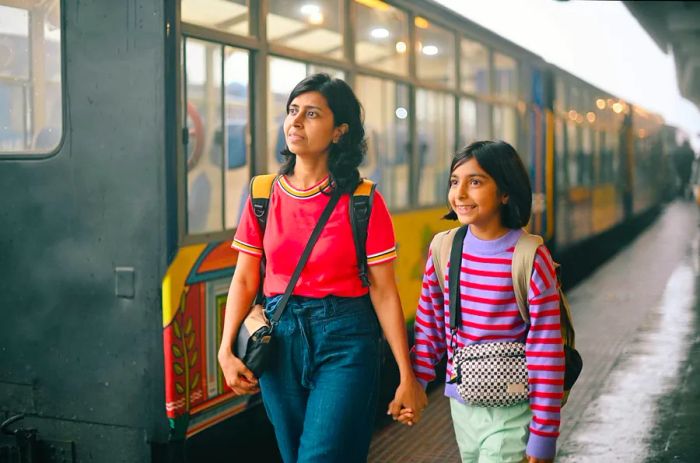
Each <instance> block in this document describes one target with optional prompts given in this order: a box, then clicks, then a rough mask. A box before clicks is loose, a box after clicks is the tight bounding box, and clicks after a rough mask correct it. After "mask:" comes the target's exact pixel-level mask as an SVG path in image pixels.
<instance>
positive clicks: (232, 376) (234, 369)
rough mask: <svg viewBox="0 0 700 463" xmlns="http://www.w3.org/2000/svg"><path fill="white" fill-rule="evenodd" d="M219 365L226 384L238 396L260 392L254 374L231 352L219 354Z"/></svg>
mask: <svg viewBox="0 0 700 463" xmlns="http://www.w3.org/2000/svg"><path fill="white" fill-rule="evenodd" d="M219 365H221V370H222V371H223V373H224V378H225V379H226V384H227V385H228V387H230V388H231V389H233V392H235V393H236V394H237V395H244V394H255V393H256V392H259V391H260V387H258V380H257V378H256V377H255V375H254V374H253V372H252V371H250V370H249V369H248V368H247V367H246V366H245V364H244V363H243V362H241V359H239V358H238V357H236V356H235V355H233V353H231V351H228V352H224V353H221V352H220V353H219Z"/></svg>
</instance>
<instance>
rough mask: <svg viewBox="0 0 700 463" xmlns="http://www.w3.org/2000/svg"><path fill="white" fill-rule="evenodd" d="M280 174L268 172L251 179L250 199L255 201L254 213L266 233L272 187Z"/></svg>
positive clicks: (262, 230)
mask: <svg viewBox="0 0 700 463" xmlns="http://www.w3.org/2000/svg"><path fill="white" fill-rule="evenodd" d="M277 177H279V175H277V174H266V175H256V176H255V177H253V178H252V179H250V200H251V202H252V203H253V213H254V214H255V218H256V219H258V224H259V225H260V231H261V232H262V234H263V235H265V225H266V224H267V206H268V204H269V203H270V196H271V195H272V187H273V185H274V184H275V180H277Z"/></svg>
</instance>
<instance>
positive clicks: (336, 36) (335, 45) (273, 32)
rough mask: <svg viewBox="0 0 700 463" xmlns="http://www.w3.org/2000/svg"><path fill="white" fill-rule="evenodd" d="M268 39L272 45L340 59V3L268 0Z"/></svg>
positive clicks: (341, 46)
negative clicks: (275, 44)
mask: <svg viewBox="0 0 700 463" xmlns="http://www.w3.org/2000/svg"><path fill="white" fill-rule="evenodd" d="M268 5H269V6H268V14H267V38H268V40H270V42H272V43H277V44H279V45H284V46H286V47H290V48H296V49H297V50H303V51H305V52H308V53H316V54H319V55H323V56H327V57H331V58H337V59H340V58H343V31H342V28H341V25H342V19H343V18H344V17H345V15H343V14H341V7H340V0H315V1H314V2H308V1H307V0H270V2H269V4H268Z"/></svg>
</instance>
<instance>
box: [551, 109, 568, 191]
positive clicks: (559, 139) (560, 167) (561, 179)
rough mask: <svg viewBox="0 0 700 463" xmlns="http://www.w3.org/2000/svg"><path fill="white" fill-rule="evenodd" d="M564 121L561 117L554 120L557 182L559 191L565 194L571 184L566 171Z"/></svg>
mask: <svg viewBox="0 0 700 463" xmlns="http://www.w3.org/2000/svg"><path fill="white" fill-rule="evenodd" d="M564 127H565V126H564V120H563V119H562V118H560V117H556V118H555V119H554V144H555V145H554V146H555V155H556V162H555V166H556V174H555V175H556V182H557V190H558V191H561V192H563V191H564V190H565V188H566V187H567V185H568V184H569V180H568V172H567V170H566V162H567V160H568V157H567V156H566V132H565V131H564Z"/></svg>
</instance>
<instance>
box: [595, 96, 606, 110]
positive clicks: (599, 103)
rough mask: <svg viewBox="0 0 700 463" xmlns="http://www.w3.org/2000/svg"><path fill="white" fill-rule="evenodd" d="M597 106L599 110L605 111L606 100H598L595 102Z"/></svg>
mask: <svg viewBox="0 0 700 463" xmlns="http://www.w3.org/2000/svg"><path fill="white" fill-rule="evenodd" d="M595 105H596V106H598V109H605V100H604V99H602V98H598V99H597V100H596V102H595Z"/></svg>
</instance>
